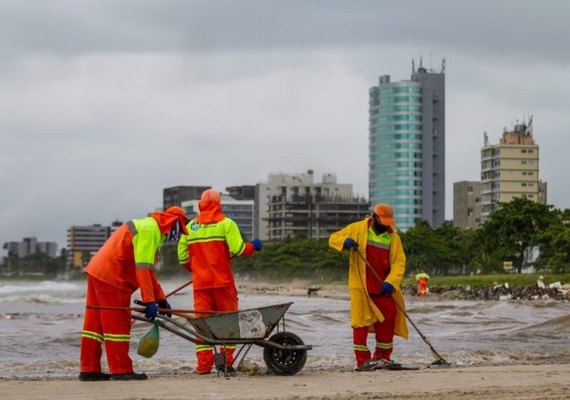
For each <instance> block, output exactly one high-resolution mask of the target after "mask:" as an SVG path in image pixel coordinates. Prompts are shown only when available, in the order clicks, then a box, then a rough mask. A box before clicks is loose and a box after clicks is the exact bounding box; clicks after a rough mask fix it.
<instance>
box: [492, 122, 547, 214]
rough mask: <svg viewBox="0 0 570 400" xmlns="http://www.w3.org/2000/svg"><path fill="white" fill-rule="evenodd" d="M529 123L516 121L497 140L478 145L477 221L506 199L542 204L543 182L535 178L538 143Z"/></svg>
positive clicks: (537, 168)
mask: <svg viewBox="0 0 570 400" xmlns="http://www.w3.org/2000/svg"><path fill="white" fill-rule="evenodd" d="M531 125H532V118H531V120H530V121H529V124H528V125H526V124H524V123H523V124H517V125H515V127H514V130H512V131H507V130H506V129H505V131H504V132H503V137H502V138H501V139H500V141H499V144H495V145H489V144H488V143H487V139H485V141H486V143H485V146H483V148H482V149H481V223H483V222H485V220H486V219H487V218H488V216H489V214H490V213H492V212H493V211H495V210H497V209H499V207H500V204H499V203H508V202H510V201H511V200H512V199H513V198H515V197H523V198H527V199H530V200H532V201H535V202H540V203H542V204H546V183H542V182H541V181H540V180H539V159H540V157H539V146H538V144H536V143H535V141H534V138H533V136H532V130H531Z"/></svg>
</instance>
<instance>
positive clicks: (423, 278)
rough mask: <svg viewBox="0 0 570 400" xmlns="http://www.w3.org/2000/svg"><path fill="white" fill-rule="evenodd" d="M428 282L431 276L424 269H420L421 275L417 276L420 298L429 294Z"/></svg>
mask: <svg viewBox="0 0 570 400" xmlns="http://www.w3.org/2000/svg"><path fill="white" fill-rule="evenodd" d="M428 280H429V275H428V274H427V273H426V270H425V269H424V268H420V273H419V274H416V281H418V296H425V295H427V294H428Z"/></svg>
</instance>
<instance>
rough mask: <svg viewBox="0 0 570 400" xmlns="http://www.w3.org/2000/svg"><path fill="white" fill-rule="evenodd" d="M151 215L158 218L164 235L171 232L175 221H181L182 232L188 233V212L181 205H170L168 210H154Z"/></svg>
mask: <svg viewBox="0 0 570 400" xmlns="http://www.w3.org/2000/svg"><path fill="white" fill-rule="evenodd" d="M150 216H151V217H152V218H154V219H155V220H156V222H157V223H158V227H159V229H160V233H162V234H163V235H166V234H167V233H168V232H170V229H172V224H173V223H174V221H178V222H180V228H181V229H182V233H184V234H185V235H187V234H188V229H186V224H187V223H188V220H187V219H186V212H184V210H183V209H182V208H180V207H177V206H173V207H168V208H167V209H166V211H164V212H154V213H152V214H150Z"/></svg>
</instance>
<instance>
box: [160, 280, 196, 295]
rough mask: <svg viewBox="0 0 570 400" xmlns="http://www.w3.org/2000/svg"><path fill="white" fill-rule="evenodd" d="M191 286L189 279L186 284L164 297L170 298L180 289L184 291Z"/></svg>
mask: <svg viewBox="0 0 570 400" xmlns="http://www.w3.org/2000/svg"><path fill="white" fill-rule="evenodd" d="M191 284H192V279H190V280H189V281H188V282H186V283H185V284H184V285H182V286H180V287H177V288H176V289H174V290H173V291H172V292H170V293H168V294H167V295H166V296H165V297H166V298H169V297H170V296H172V295H173V294H175V293H178V292H179V291H181V290H182V289H184V288H185V287H186V286H190V285H191Z"/></svg>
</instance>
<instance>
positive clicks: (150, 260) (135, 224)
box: [85, 217, 165, 302]
mask: <svg viewBox="0 0 570 400" xmlns="http://www.w3.org/2000/svg"><path fill="white" fill-rule="evenodd" d="M164 239H165V236H164V235H162V234H161V233H160V229H159V227H158V223H157V222H156V220H155V219H154V218H152V217H147V218H142V219H134V220H132V221H129V222H126V223H124V224H123V225H121V226H120V227H119V228H118V229H117V230H116V231H115V232H114V233H113V234H112V235H111V237H109V239H107V241H106V242H105V244H104V245H103V246H102V247H101V248H100V249H99V251H98V252H97V253H96V254H95V256H93V258H92V259H91V261H90V262H89V264H88V265H87V267H86V268H85V272H86V273H87V274H89V275H91V276H92V277H94V278H96V279H98V280H100V281H102V282H105V283H107V284H108V285H110V286H113V287H116V288H117V289H121V290H129V291H130V292H131V293H132V292H134V291H135V290H137V289H138V288H139V286H140V287H141V294H142V300H143V302H148V301H157V300H162V299H164V293H163V292H162V289H161V287H160V285H159V284H158V282H157V280H156V276H155V275H154V271H153V267H154V264H155V262H156V257H157V253H158V250H159V249H160V246H161V245H162V243H163V242H164Z"/></svg>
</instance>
